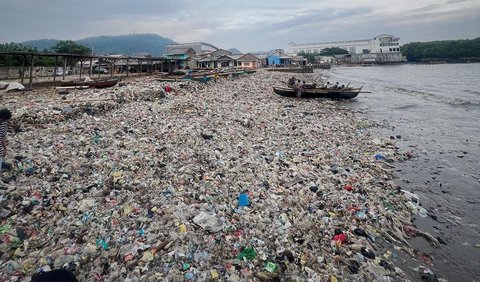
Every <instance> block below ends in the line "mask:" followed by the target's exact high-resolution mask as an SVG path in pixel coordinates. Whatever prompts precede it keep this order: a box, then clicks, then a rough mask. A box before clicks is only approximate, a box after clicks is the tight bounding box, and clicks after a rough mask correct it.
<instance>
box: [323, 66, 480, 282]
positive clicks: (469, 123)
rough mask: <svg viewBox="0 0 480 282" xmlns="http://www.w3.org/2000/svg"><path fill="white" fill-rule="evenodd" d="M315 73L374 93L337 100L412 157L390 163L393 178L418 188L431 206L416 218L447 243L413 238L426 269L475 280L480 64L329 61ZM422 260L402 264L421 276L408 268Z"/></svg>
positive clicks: (479, 231) (479, 220)
mask: <svg viewBox="0 0 480 282" xmlns="http://www.w3.org/2000/svg"><path fill="white" fill-rule="evenodd" d="M318 75H319V76H320V77H319V78H322V79H327V80H329V81H330V82H336V81H338V82H339V83H340V84H345V85H346V84H347V83H350V86H361V85H364V90H366V91H371V92H372V93H365V94H360V95H359V96H358V97H357V98H356V99H353V100H348V101H343V102H340V106H341V107H343V108H348V109H350V110H352V111H358V112H360V113H361V114H363V115H367V116H368V117H369V118H371V119H372V120H374V121H376V122H377V123H378V124H379V125H380V126H379V128H378V129H377V133H378V134H380V135H382V137H384V138H392V139H395V140H396V144H397V146H398V147H399V148H400V150H401V151H404V152H407V151H408V152H412V153H413V155H414V156H415V157H414V158H413V159H412V160H409V161H407V162H405V163H401V164H396V165H397V169H396V176H397V179H396V182H397V184H398V185H399V186H401V188H402V189H406V190H408V191H413V192H415V193H418V194H419V196H420V202H421V203H422V205H423V207H424V208H426V209H427V210H428V211H429V212H428V214H429V216H427V217H421V216H417V217H416V219H415V221H414V223H415V224H416V225H417V226H418V227H419V228H420V229H422V230H425V231H428V232H429V233H430V234H432V235H433V236H434V237H439V238H441V239H442V240H443V241H445V242H446V243H447V245H442V247H441V248H433V247H431V246H430V245H429V244H428V242H426V241H425V240H424V239H422V238H416V239H413V240H411V242H412V244H413V245H414V246H416V247H419V248H420V249H421V250H423V251H425V252H427V253H429V254H431V255H432V256H433V258H434V260H433V262H432V264H431V265H430V266H429V267H431V268H432V270H433V271H434V272H435V273H436V274H438V276H439V277H443V278H446V279H448V280H449V281H478V278H479V277H480V79H479V78H480V64H478V63H475V64H438V65H425V64H400V65H389V66H368V67H360V66H357V67H334V68H332V69H331V70H320V71H319V72H318ZM397 137H399V138H397ZM392 248H393V246H392ZM417 259H418V258H417ZM421 264H423V263H422V262H421V260H420V261H409V262H408V263H407V264H405V265H404V266H403V267H402V268H403V269H404V270H405V271H406V272H407V273H408V274H409V275H410V277H411V278H413V279H419V278H420V276H419V275H418V274H416V273H414V271H413V270H412V269H413V268H414V267H418V266H419V265H421Z"/></svg>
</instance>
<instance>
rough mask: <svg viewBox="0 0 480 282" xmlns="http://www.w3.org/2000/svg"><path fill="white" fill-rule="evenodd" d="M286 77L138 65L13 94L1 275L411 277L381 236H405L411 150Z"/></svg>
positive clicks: (399, 240)
mask: <svg viewBox="0 0 480 282" xmlns="http://www.w3.org/2000/svg"><path fill="white" fill-rule="evenodd" d="M304 76H305V80H311V79H312V78H313V75H312V74H305V75H304ZM309 76H312V77H309ZM288 77H289V75H288V74H282V73H268V72H262V71H259V72H257V73H256V74H254V75H249V76H242V77H239V78H236V79H233V80H229V79H220V80H219V81H217V82H209V83H207V85H206V86H199V85H197V84H194V83H192V84H191V85H187V86H185V85H182V86H181V85H179V84H175V83H166V82H162V83H161V82H158V81H155V79H153V78H141V79H137V80H132V81H130V82H129V83H127V84H126V85H125V86H116V87H114V88H109V89H105V90H95V89H87V90H73V91H72V92H70V93H69V94H66V95H65V99H62V98H58V97H57V96H55V95H58V94H55V93H53V94H51V95H46V96H45V97H47V96H48V97H49V99H51V101H48V99H47V98H45V99H44V100H42V101H39V100H38V99H40V98H37V100H33V102H32V100H30V101H28V99H26V98H25V100H24V101H23V102H22V100H21V99H20V100H17V101H16V102H15V103H13V102H12V103H11V104H10V105H9V107H10V108H11V110H12V112H13V113H14V119H13V123H14V124H16V125H17V126H16V127H17V128H20V129H22V130H17V132H15V133H13V134H11V135H10V136H9V155H8V157H7V162H12V165H13V167H12V169H11V170H10V171H8V172H4V174H3V178H4V182H9V183H8V185H7V186H5V187H2V190H0V193H1V194H2V201H1V207H2V213H1V217H2V219H1V225H0V238H1V244H0V254H1V257H0V260H1V262H0V273H1V274H0V279H2V280H8V281H21V280H22V279H24V278H25V277H29V276H31V275H32V274H34V273H37V272H40V271H49V270H51V269H58V268H66V269H69V270H71V271H72V272H74V273H75V275H76V277H77V279H79V281H159V280H162V279H169V280H168V281H184V280H185V281H240V280H252V281H305V280H307V279H310V280H309V281H352V280H362V279H363V280H365V281H382V279H388V277H390V278H404V274H403V272H402V271H401V270H400V269H399V268H398V267H396V266H395V265H394V264H393V263H392V262H391V257H392V252H391V251H388V250H387V251H386V250H385V249H383V248H382V247H380V246H379V245H378V244H377V243H378V242H379V241H381V240H387V241H388V242H390V243H391V244H392V245H395V246H398V248H397V249H398V250H399V251H400V248H402V249H408V242H406V240H405V238H407V235H408V234H406V232H407V233H408V231H411V232H413V231H412V229H411V228H410V229H409V228H407V229H405V226H407V227H408V226H409V225H408V224H410V217H411V214H412V213H411V208H410V206H411V205H412V204H411V203H412V195H411V194H409V195H407V196H408V197H407V196H406V194H405V193H403V192H402V191H401V190H400V189H399V188H397V187H395V186H394V185H393V183H392V181H391V178H392V163H394V162H395V161H398V160H401V159H403V158H404V156H403V155H402V154H401V153H399V152H397V150H396V148H395V146H394V144H393V143H391V142H392V141H390V140H388V141H381V140H378V139H375V138H374V137H373V136H371V135H370V134H369V133H368V131H367V129H368V127H370V126H373V124H372V123H371V122H370V121H368V120H365V119H362V118H361V117H359V116H356V115H355V114H354V113H352V112H350V111H348V110H345V107H342V108H340V107H339V106H338V103H339V102H337V101H330V100H308V101H307V100H301V99H299V100H297V99H290V98H285V97H280V96H277V95H275V94H274V93H273V91H272V90H271V87H272V86H273V85H277V84H279V83H280V82H281V81H287V79H288ZM309 78H310V79H309ZM167 84H168V85H169V86H171V87H172V88H173V89H174V90H176V91H174V93H175V94H166V93H165V92H163V91H162V89H164V87H165V86H166V85H167ZM101 99H109V100H105V101H100V100H101ZM74 100H82V101H79V102H72V103H67V104H68V105H65V103H62V101H74ZM83 100H85V101H83ZM88 100H90V101H88ZM86 109H92V110H86ZM409 205H410V206H409ZM413 208H417V207H413ZM412 228H413V227H412ZM385 281H386V280H385Z"/></svg>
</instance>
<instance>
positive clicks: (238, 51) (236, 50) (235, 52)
mask: <svg viewBox="0 0 480 282" xmlns="http://www.w3.org/2000/svg"><path fill="white" fill-rule="evenodd" d="M228 51H230V52H232V55H238V54H243V53H242V51H240V50H238V49H237V48H230V49H228Z"/></svg>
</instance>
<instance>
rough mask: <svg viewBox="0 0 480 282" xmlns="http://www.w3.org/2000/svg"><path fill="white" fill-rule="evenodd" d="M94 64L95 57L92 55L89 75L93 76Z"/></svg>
mask: <svg viewBox="0 0 480 282" xmlns="http://www.w3.org/2000/svg"><path fill="white" fill-rule="evenodd" d="M92 64H93V58H92V57H90V71H89V72H88V75H89V76H90V77H92V73H93V65H92Z"/></svg>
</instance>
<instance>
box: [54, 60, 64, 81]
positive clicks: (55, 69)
mask: <svg viewBox="0 0 480 282" xmlns="http://www.w3.org/2000/svg"><path fill="white" fill-rule="evenodd" d="M57 61H58V56H55V67H54V68H53V81H55V79H56V78H57ZM63 71H64V72H65V70H63Z"/></svg>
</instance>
